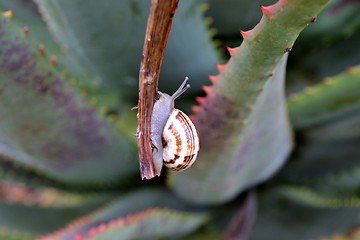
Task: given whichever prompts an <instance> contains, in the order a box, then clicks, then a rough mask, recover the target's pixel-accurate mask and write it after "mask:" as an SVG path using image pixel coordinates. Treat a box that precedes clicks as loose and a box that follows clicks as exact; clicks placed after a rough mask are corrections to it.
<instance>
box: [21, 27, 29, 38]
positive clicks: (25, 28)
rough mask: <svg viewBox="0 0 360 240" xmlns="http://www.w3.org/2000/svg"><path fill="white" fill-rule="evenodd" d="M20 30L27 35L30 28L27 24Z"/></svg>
mask: <svg viewBox="0 0 360 240" xmlns="http://www.w3.org/2000/svg"><path fill="white" fill-rule="evenodd" d="M22 32H23V34H24V36H25V37H29V32H30V29H29V27H28V26H25V27H23V28H22Z"/></svg>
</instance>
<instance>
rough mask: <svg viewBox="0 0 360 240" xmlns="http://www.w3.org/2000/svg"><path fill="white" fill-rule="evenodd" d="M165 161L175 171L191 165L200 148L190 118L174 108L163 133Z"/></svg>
mask: <svg viewBox="0 0 360 240" xmlns="http://www.w3.org/2000/svg"><path fill="white" fill-rule="evenodd" d="M162 145H163V148H164V150H163V161H164V164H165V166H167V167H168V168H171V169H172V170H175V171H182V170H184V169H186V168H188V167H190V166H191V165H192V164H193V163H194V162H195V160H196V157H197V154H198V152H199V149H200V144H199V137H198V134H197V132H196V129H195V126H194V124H193V123H192V121H191V120H190V118H189V117H188V116H187V115H186V114H185V113H183V112H182V111H180V110H178V109H173V111H172V112H171V114H170V117H169V119H168V120H167V122H166V124H165V127H164V131H163V134H162Z"/></svg>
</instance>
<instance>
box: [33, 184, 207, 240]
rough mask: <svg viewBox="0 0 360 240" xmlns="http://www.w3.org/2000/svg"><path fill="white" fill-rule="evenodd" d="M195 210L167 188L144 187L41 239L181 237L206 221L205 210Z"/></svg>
mask: <svg viewBox="0 0 360 240" xmlns="http://www.w3.org/2000/svg"><path fill="white" fill-rule="evenodd" d="M196 209H197V208H196V207H194V206H191V205H189V204H186V203H184V202H181V201H180V200H179V199H177V198H176V197H175V196H174V195H172V194H171V193H170V192H168V191H165V190H162V189H151V188H149V189H143V190H139V191H137V192H134V193H130V194H128V195H125V196H123V197H120V198H119V199H117V200H114V201H113V202H112V203H111V204H109V205H108V206H106V207H103V208H100V209H98V210H97V211H95V212H93V213H92V214H89V215H86V216H84V217H82V218H80V219H78V220H75V221H74V222H72V223H70V224H68V226H67V227H65V228H63V229H60V230H59V231H56V232H53V233H50V234H46V235H44V236H43V237H40V238H39V239H40V240H47V239H53V240H61V239H72V238H75V237H78V238H81V237H85V238H86V237H90V239H114V238H115V239H134V238H135V239H144V238H145V239H153V238H156V237H166V236H167V237H169V236H175V235H179V236H181V235H182V234H186V233H188V232H190V231H192V230H194V229H196V228H197V227H199V226H201V225H202V224H203V223H204V222H205V221H206V220H207V214H206V212H204V211H199V209H197V210H196ZM145 226H146V227H145ZM165 226H167V227H168V229H167V228H166V227H165Z"/></svg>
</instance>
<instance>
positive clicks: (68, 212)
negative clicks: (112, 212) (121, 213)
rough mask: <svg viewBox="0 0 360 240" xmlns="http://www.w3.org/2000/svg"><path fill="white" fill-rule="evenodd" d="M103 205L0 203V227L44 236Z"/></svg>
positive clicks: (93, 203) (94, 203)
mask: <svg viewBox="0 0 360 240" xmlns="http://www.w3.org/2000/svg"><path fill="white" fill-rule="evenodd" d="M103 203H104V202H103V201H93V202H90V203H87V204H83V205H80V206H75V207H39V206H26V205H22V204H15V203H10V202H3V201H0V212H1V216H0V227H1V228H6V229H9V230H11V231H17V232H20V233H26V234H31V235H39V234H45V233H46V232H50V231H54V230H55V229H58V228H60V227H62V226H63V225H65V224H66V223H68V222H69V221H71V220H73V219H75V218H78V217H80V216H82V215H84V214H86V213H89V212H90V211H91V210H93V209H94V208H97V207H99V206H100V205H101V204H103Z"/></svg>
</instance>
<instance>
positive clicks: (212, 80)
mask: <svg viewBox="0 0 360 240" xmlns="http://www.w3.org/2000/svg"><path fill="white" fill-rule="evenodd" d="M209 79H210V81H211V82H212V83H213V84H214V83H215V82H217V80H219V75H209Z"/></svg>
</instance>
